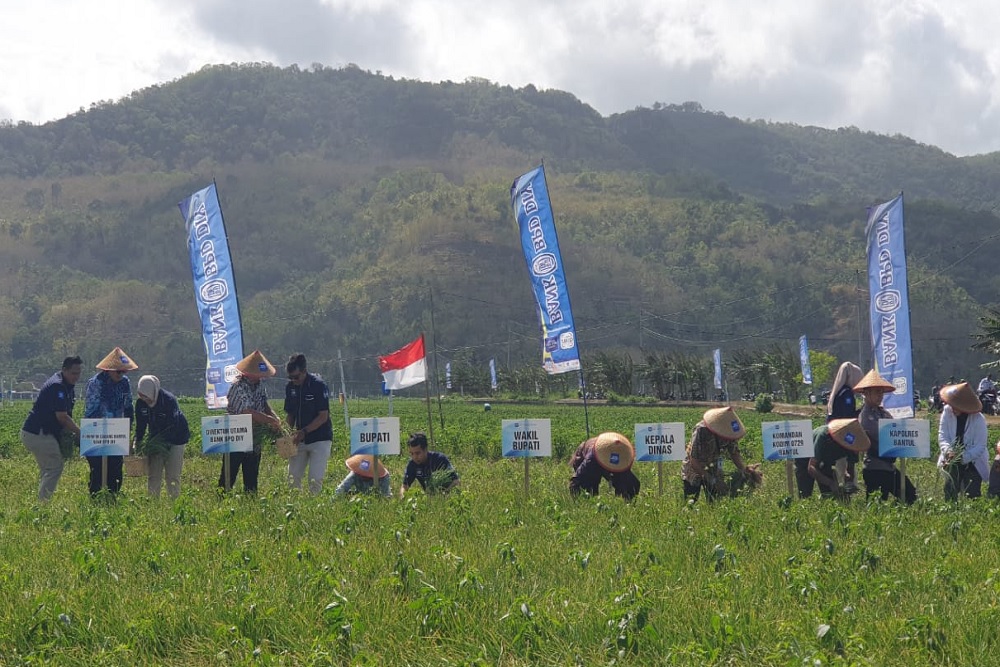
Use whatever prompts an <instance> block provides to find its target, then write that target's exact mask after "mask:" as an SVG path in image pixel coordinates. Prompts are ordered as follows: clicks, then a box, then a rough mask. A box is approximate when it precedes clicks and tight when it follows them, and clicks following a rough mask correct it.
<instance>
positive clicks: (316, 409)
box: [285, 354, 333, 495]
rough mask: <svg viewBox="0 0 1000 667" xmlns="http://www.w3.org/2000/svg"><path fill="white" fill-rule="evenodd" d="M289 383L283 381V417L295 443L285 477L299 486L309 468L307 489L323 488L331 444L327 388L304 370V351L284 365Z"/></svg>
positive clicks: (331, 435)
mask: <svg viewBox="0 0 1000 667" xmlns="http://www.w3.org/2000/svg"><path fill="white" fill-rule="evenodd" d="M285 371H286V372H287V373H288V384H287V385H285V421H286V422H287V424H288V425H289V426H290V427H292V428H293V429H296V430H295V434H294V435H293V436H292V442H294V443H295V444H296V445H298V450H297V452H296V454H295V456H293V457H291V458H290V459H288V481H289V484H291V485H292V487H294V488H296V489H300V488H302V477H303V475H305V474H306V467H307V466H308V468H309V492H310V493H312V494H313V495H316V494H318V493H319V492H320V491H322V490H323V478H324V477H325V476H326V464H327V462H328V461H329V460H330V448H331V447H332V446H333V425H332V424H331V423H330V391H329V389H327V386H326V383H325V382H323V381H322V380H321V379H320V378H319V376H318V375H316V374H315V373H308V372H306V357H305V355H304V354H293V355H292V356H291V358H289V360H288V363H287V364H286V365H285Z"/></svg>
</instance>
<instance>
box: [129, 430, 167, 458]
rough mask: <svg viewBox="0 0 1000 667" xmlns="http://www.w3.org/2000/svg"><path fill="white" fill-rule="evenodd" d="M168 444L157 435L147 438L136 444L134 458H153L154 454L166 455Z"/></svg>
mask: <svg viewBox="0 0 1000 667" xmlns="http://www.w3.org/2000/svg"><path fill="white" fill-rule="evenodd" d="M169 452H170V443H169V442H167V441H166V440H164V439H163V438H161V437H160V436H158V435H154V436H148V437H146V438H145V439H143V441H142V442H139V443H136V445H135V453H136V456H154V455H156V454H168V453H169Z"/></svg>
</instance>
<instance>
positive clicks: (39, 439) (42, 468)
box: [21, 357, 83, 502]
mask: <svg viewBox="0 0 1000 667" xmlns="http://www.w3.org/2000/svg"><path fill="white" fill-rule="evenodd" d="M82 374H83V361H82V360H81V359H80V357H66V358H65V359H63V363H62V370H60V371H59V372H58V373H56V374H55V375H53V376H52V377H50V378H49V379H48V380H46V381H45V384H43V385H42V388H41V389H40V390H39V391H38V396H37V397H36V398H35V403H34V405H32V406H31V412H29V413H28V417H27V419H25V420H24V426H22V427H21V442H22V443H24V446H25V447H26V448H27V450H28V451H29V452H31V454H32V456H34V457H35V462H36V463H37V464H38V499H39V500H40V501H42V502H44V501H47V500H48V499H49V498H51V497H52V494H53V493H55V491H56V486H58V484H59V478H60V477H61V476H62V471H63V462H64V460H65V458H66V457H68V456H69V455H71V454H72V447H69V448H68V450H69V451H64V450H63V449H62V448H60V446H59V443H60V440H61V439H63V438H67V437H69V438H74V439H78V438H79V437H80V427H79V426H77V424H76V422H74V421H73V405H74V404H75V402H76V392H75V388H74V387H75V385H76V383H77V382H79V381H80V375H82Z"/></svg>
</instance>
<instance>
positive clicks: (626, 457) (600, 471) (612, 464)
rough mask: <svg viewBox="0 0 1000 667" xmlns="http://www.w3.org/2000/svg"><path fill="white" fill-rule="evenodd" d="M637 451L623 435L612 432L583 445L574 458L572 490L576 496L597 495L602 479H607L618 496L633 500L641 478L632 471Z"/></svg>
mask: <svg viewBox="0 0 1000 667" xmlns="http://www.w3.org/2000/svg"><path fill="white" fill-rule="evenodd" d="M633 462H635V449H634V448H633V447H632V443H631V442H629V439H628V438H626V437H625V436H624V435H622V434H621V433H615V432H613V431H609V432H607V433H601V434H600V435H599V436H597V437H596V438H590V439H589V440H584V441H583V442H582V443H580V446H579V447H577V448H576V451H575V452H574V453H573V456H572V458H571V459H570V462H569V464H570V466H571V467H572V468H573V476H572V477H571V478H570V480H569V490H570V493H572V494H573V495H574V496H576V495H579V493H580V492H581V491H583V492H585V493H589V494H590V495H592V496H596V495H597V494H598V492H599V491H600V486H601V480H602V479H606V480H607V481H608V483H609V484H610V485H611V488H613V489H614V491H615V495H616V496H620V497H622V498H624V499H625V500H631V499H632V498H635V497H636V496H637V495H638V494H639V488H640V484H639V478H638V477H636V476H635V473H633V472H632V463H633Z"/></svg>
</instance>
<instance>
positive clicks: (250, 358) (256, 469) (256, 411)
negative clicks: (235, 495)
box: [219, 350, 281, 493]
mask: <svg viewBox="0 0 1000 667" xmlns="http://www.w3.org/2000/svg"><path fill="white" fill-rule="evenodd" d="M236 370H237V371H239V373H240V377H239V379H237V380H236V382H234V383H233V384H232V385H230V387H229V393H228V394H227V395H226V399H227V403H228V405H227V406H226V412H228V413H229V414H231V415H250V417H251V419H252V420H253V451H252V452H233V453H231V454H230V455H229V483H228V485H227V483H226V478H225V474H226V466H225V462H223V465H222V472H221V473H219V486H220V487H221V488H230V489H231V488H233V484H235V483H236V475H237V473H238V472H239V471H240V468H242V469H243V490H244V491H245V492H246V493H257V476H258V474H259V473H260V454H261V451H263V445H264V440H265V439H266V438H267V437H268V436H271V435H275V434H278V433H281V420H280V419H278V415H276V414H275V412H274V410H272V409H271V405H270V404H269V403H268V402H267V390H266V389H264V383H263V382H262V381H261V380H263V379H264V378H266V377H274V374H275V370H274V366H272V365H271V362H270V361H268V360H267V357H265V356H264V355H263V354H261V351H260V350H254V351H253V352H251V353H250V354H248V355H247V356H246V357H244V358H243V359H242V360H240V362H239V363H238V364H236Z"/></svg>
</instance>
